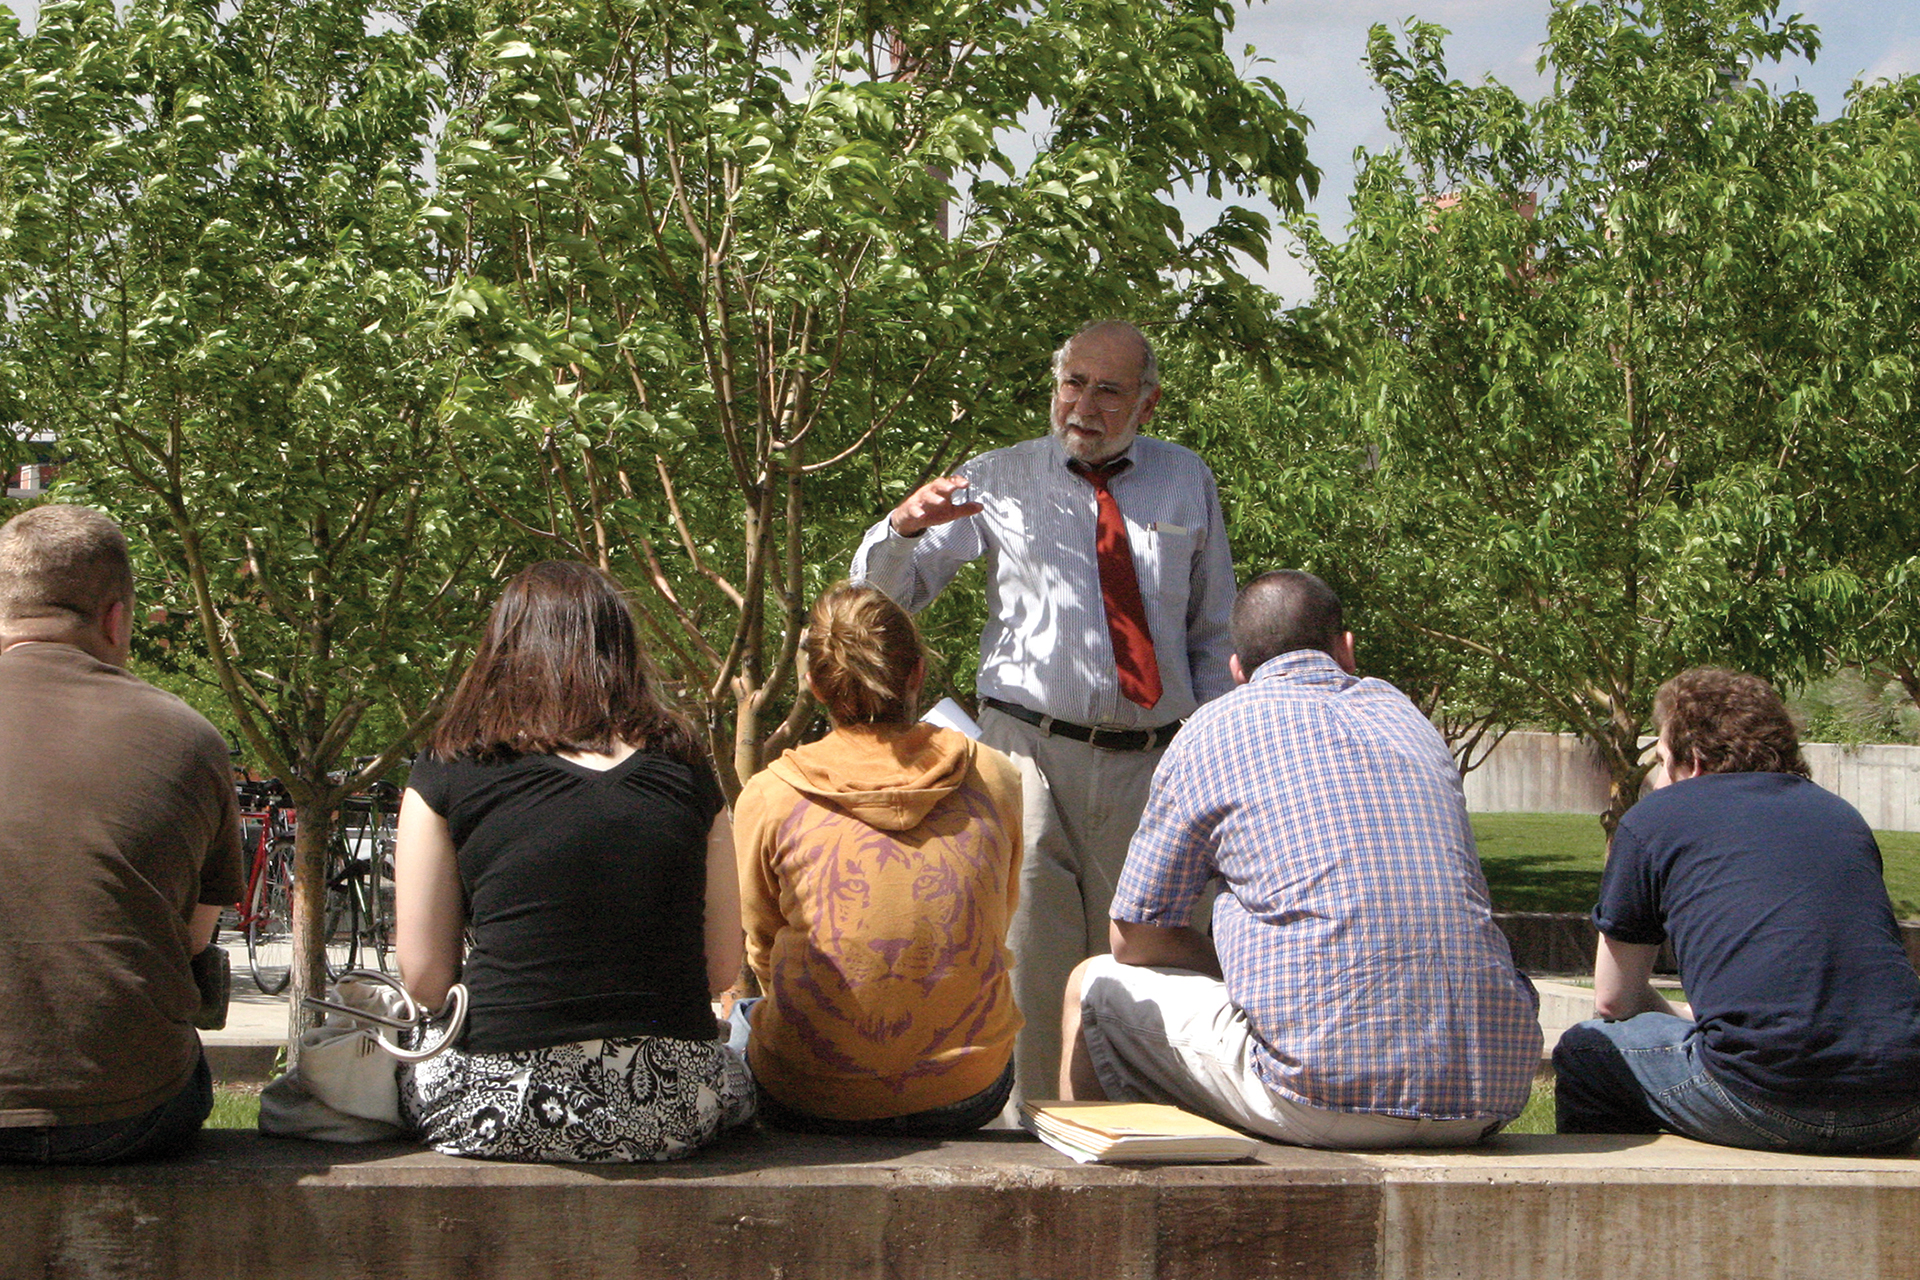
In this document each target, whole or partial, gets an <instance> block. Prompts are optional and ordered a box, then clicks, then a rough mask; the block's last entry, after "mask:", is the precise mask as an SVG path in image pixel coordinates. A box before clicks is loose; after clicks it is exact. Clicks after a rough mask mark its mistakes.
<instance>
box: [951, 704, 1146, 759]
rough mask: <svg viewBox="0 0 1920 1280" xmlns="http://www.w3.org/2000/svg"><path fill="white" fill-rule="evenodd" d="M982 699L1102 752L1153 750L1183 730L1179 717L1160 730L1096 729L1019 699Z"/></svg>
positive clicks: (1050, 731) (998, 709) (1008, 713)
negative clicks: (1046, 712)
mask: <svg viewBox="0 0 1920 1280" xmlns="http://www.w3.org/2000/svg"><path fill="white" fill-rule="evenodd" d="M980 701H981V702H982V703H984V704H985V705H987V706H989V707H992V708H993V709H994V710H995V711H1000V712H1004V713H1005V714H1007V715H1010V716H1012V717H1013V718H1014V719H1015V720H1024V721H1026V722H1027V723H1028V724H1030V725H1032V726H1033V727H1034V728H1036V729H1038V730H1040V732H1042V733H1056V734H1059V735H1060V736H1061V737H1063V738H1072V739H1073V740H1074V741H1076V742H1084V743H1086V744H1087V745H1088V746H1090V747H1099V748H1100V749H1101V750H1102V751H1153V750H1156V749H1158V748H1160V747H1164V746H1166V745H1167V744H1168V743H1169V742H1172V741H1173V735H1174V734H1176V733H1178V732H1180V722H1179V721H1178V720H1176V721H1174V722H1173V723H1172V724H1163V725H1161V726H1160V727H1159V728H1158V729H1092V728H1089V727H1087V726H1086V725H1084V724H1073V723H1071V722H1069V721H1066V720H1055V719H1054V718H1053V717H1052V716H1043V715H1041V714H1040V713H1039V712H1038V711H1031V710H1029V709H1027V708H1026V707H1023V706H1021V705H1019V704H1018V703H1015V702H1002V701H1001V700H1000V699H998V698H982V699H980Z"/></svg>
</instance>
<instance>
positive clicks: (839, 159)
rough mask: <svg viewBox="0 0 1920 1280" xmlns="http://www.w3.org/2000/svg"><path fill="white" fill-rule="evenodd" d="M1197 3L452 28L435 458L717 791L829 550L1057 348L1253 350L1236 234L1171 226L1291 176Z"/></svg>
mask: <svg viewBox="0 0 1920 1280" xmlns="http://www.w3.org/2000/svg"><path fill="white" fill-rule="evenodd" d="M1231 12H1232V11H1231V8H1230V7H1229V6H1228V5H1226V4H1224V3H1220V2H1218V0H1205V2H1203V3H1170V2H1168V0H1105V2H1103V3H1082V2H1080V0H1050V2H1049V3H1043V4H1037V5H1035V4H1024V3H1022V4H1015V3H1010V2H1008V0H996V2H992V3H986V4H979V3H972V2H971V0H969V2H966V3H961V2H959V0H938V2H936V3H933V4H929V5H917V6H904V7H901V6H889V5H869V4H862V3H854V2H851V0H835V2H833V3H821V4H803V5H798V6H795V5H784V4H769V3H764V2H763V0H701V2H700V3H693V4H688V3H682V2H681V0H673V2H671V3H669V2H666V0H614V2H612V3H609V2H606V0H595V2H593V3H587V2H586V0H526V2H524V3H514V4H506V5H501V6H499V7H498V8H495V9H491V10H489V11H488V13H489V17H488V19H487V21H488V23H489V24H491V25H492V26H493V27H494V29H493V30H491V31H490V32H489V33H488V34H487V35H486V36H484V37H483V39H482V40H481V42H480V45H479V48H478V51H477V52H476V55H475V59H474V61H473V63H472V66H473V68H474V70H473V77H474V78H473V80H472V82H471V84H470V85H469V86H468V87H467V89H465V90H463V97H462V98H461V101H460V105H459V107H458V109H457V111H456V112H455V114H454V117H453V119H452V122H451V123H450V125H449V129H448V136H449V142H448V144H447V145H446V146H445V147H444V148H443V149H442V151H441V153H440V158H439V172H440V175H441V178H442V180H443V183H444V186H443V190H442V191H441V193H440V202H439V208H438V210H437V212H436V213H435V215H434V216H435V217H436V218H437V220H438V223H439V225H440V227H441V232H442V235H443V237H444V238H445V241H446V243H447V244H448V245H449V246H451V249H452V251H453V252H454V253H455V254H456V255H457V256H458V258H459V262H460V265H461V266H462V267H463V268H464V269H465V270H467V271H468V272H470V273H471V277H472V280H473V285H472V291H471V294H472V296H471V298H470V299H469V301H468V302H467V303H466V304H464V305H465V306H466V309H467V310H468V311H469V312H470V322H471V323H470V336H471V339H472V341H473V342H474V344H475V360H474V362H473V365H472V367H471V369H470V371H469V373H468V374H467V376H466V377H465V378H464V379H463V381H462V383H461V386H460V391H459V394H458V396H457V398H456V405H455V412H456V414H457V420H458V422H459V423H460V425H461V427H462V429H463V432H464V435H463V439H462V442H461V445H460V449H459V452H460V455H461V457H462V458H463V465H464V466H465V468H466V471H467V474H468V475H469V477H470V479H471V482H472V486H473V492H474V494H475V496H476V500H477V501H479V502H481V503H482V504H484V505H486V506H487V507H488V508H489V509H491V510H493V511H494V512H495V513H496V514H497V515H498V516H499V518H500V519H502V520H503V521H506V522H509V523H511V524H512V525H514V526H515V527H517V528H519V529H520V530H521V531H522V532H524V533H526V534H528V535H530V536H534V537H536V538H538V539H541V540H543V541H545V542H547V543H549V544H550V545H552V546H554V547H556V548H557V549H559V551H561V552H562V553H564V554H569V555H577V556H581V557H584V558H587V559H590V560H595V561H597V562H599V563H600V564H602V565H603V566H606V567H608V568H609V569H611V570H613V571H614V572H616V573H619V574H620V575H622V576H623V577H625V578H627V579H628V580H630V581H634V582H637V583H640V584H642V585H643V590H642V591H641V593H640V603H641V606H642V612H643V615H644V617H645V619H646V624H647V626H648V628H649V630H650V633H651V635H652V638H653V641H654V645H655V648H656V651H657V652H659V653H660V654H661V655H662V659H663V663H664V665H666V666H667V667H668V668H669V669H670V671H671V673H672V675H673V676H674V678H675V679H676V681H677V682H678V683H679V685H680V686H681V687H682V688H683V689H684V690H685V691H686V693H687V694H688V696H689V698H690V700H691V701H693V702H694V703H696V704H697V705H698V706H699V707H700V709H701V710H702V712H703V713H704V716H705V720H706V724H707V727H708V731H709V736H710V740H711V742H712V745H713V748H714V753H715V756H716V758H717V759H718V760H719V762H720V764H721V773H722V777H723V779H724V780H725V781H726V783H727V785H728V786H729V788H730V789H731V788H734V787H737V786H738V785H739V782H740V781H741V780H743V779H744V778H746V777H747V776H749V775H750V774H751V773H752V772H753V771H754V770H756V769H757V768H758V767H759V765H760V762H761V760H762V759H763V758H764V756H765V754H766V753H767V752H768V751H771V750H777V749H778V748H779V747H780V746H782V745H783V744H784V743H786V742H788V741H790V740H791V739H792V737H793V735H794V734H796V733H797V732H799V731H800V730H801V729H802V728H803V727H804V725H805V724H806V723H807V721H808V719H809V717H810V715H811V708H810V707H809V705H808V703H807V701H806V699H805V696H804V691H803V690H796V689H795V688H794V687H793V683H794V682H793V680H792V672H793V669H794V661H793V659H794V654H795V650H796V646H797V644H798V641H799V632H800V623H801V621H802V618H803V614H804V610H805V608H806V606H807V604H808V602H809V601H810V599H811V598H812V597H813V595H814V594H816V593H817V591H818V590H819V589H820V588H821V587H822V586H823V585H824V584H825V582H826V581H828V580H830V579H831V578H832V577H834V576H837V574H838V572H839V571H840V569H841V566H843V565H844V564H845V562H846V559H847V556H848V554H849V553H850V551H851V549H852V546H853V543H854V541H855V540H856V538H857V536H858V532H859V530H860V529H861V527H863V526H864V525H866V524H867V523H869V522H870V521H872V520H873V519H874V518H876V517H877V516H878V515H879V514H880V513H881V512H882V511H884V510H885V509H886V508H887V507H889V506H890V505H892V503H893V502H894V501H896V500H897V499H898V498H899V497H900V496H901V495H902V494H903V493H904V492H905V491H906V489H907V488H908V487H909V486H911V485H913V484H915V483H918V482H919V481H920V480H922V479H923V478H925V477H927V476H929V475H932V474H937V473H938V472H939V471H941V470H943V469H945V468H947V467H950V466H951V465H953V464H954V463H956V462H957V461H959V460H960V459H961V458H962V457H964V456H966V454H968V453H969V452H971V451H973V450H974V449H976V448H977V447H979V446H981V445H983V444H991V443H997V442H1001V441H1004V440H1006V439H1009V438H1014V437H1017V436H1022V435H1026V434H1030V433H1031V432H1032V431H1033V430H1034V429H1035V427H1036V424H1037V421H1038V420H1039V418H1040V417H1041V415H1042V414H1043V412H1044V408H1043V406H1044V402H1045V386H1046V382H1047V378H1046V370H1045V360H1046V355H1047V353H1048V352H1049V351H1050V349H1051V348H1052V347H1053V346H1054V345H1057V344H1058V342H1060V341H1061V340H1062V339H1063V338H1064V337H1065V336H1066V335H1068V334H1069V333H1071V332H1072V330H1073V329H1074V328H1076V327H1077V326H1078V324H1079V323H1080V322H1082V321H1084V320H1086V319H1089V318H1092V317H1095V316H1098V315H1101V314H1105V313H1111V312H1121V311H1125V312H1128V313H1131V314H1140V313H1142V312H1146V311H1155V312H1157V313H1159V314H1172V315H1174V316H1176V317H1177V318H1178V319H1179V320H1180V322H1181V323H1183V324H1188V325H1196V326H1200V327H1204V328H1207V329H1209V330H1211V331H1212V332H1214V333H1215V334H1216V335H1218V336H1219V338H1220V339H1221V340H1222V341H1227V342H1241V343H1251V344H1257V343H1258V342H1260V341H1262V340H1264V334H1263V332H1262V331H1263V329H1264V326H1265V319H1266V317H1265V314H1264V311H1262V310H1261V309H1260V307H1259V306H1258V303H1257V295H1256V294H1255V292H1254V291H1252V290H1251V289H1249V288H1248V287H1247V286H1246V282H1245V281H1244V280H1243V279H1241V278H1240V277H1239V275H1238V274H1237V272H1236V269H1235V266H1234V262H1235V252H1236V251H1245V252H1248V253H1252V254H1253V255H1255V256H1256V257H1258V256H1261V255H1263V254H1264V251H1265V245H1266V240H1267V233H1268V228H1267V224H1266V221H1265V219H1264V218H1262V217H1261V216H1259V215H1258V214H1256V213H1254V212H1252V211H1250V210H1247V209H1244V208H1240V207H1233V208H1230V209H1228V210H1227V212H1226V213H1225V214H1223V215H1222V216H1221V217H1220V219H1219V220H1218V221H1217V222H1216V223H1215V224H1214V225H1212V226H1208V227H1204V228H1201V229H1198V230H1195V231H1189V230H1187V229H1186V228H1185V227H1184V226H1183V225H1182V223H1181V220H1180V217H1179V215H1178V213H1177V212H1176V211H1175V209H1174V207H1173V205H1172V204H1171V189H1172V188H1173V187H1175V186H1177V185H1180V184H1192V185H1196V186H1200V187H1204V188H1207V189H1209V190H1211V191H1214V192H1216V193H1217V192H1221V191H1225V190H1229V189H1231V190H1235V191H1239V192H1245V193H1251V194H1259V195H1263V196H1265V197H1266V198H1267V199H1269V200H1271V201H1273V202H1274V203H1275V204H1277V205H1279V206H1280V207H1282V208H1288V209H1297V208H1298V207H1299V205H1300V202H1301V192H1302V189H1303V187H1304V188H1306V189H1311V186H1312V183H1313V181H1314V178H1315V174H1314V171H1313V170H1312V169H1311V168H1310V167H1309V166H1308V164H1307V162H1306V159H1305V154H1304V150H1303V144H1302V135H1301V125H1302V123H1303V122H1302V121H1301V120H1300V119H1299V117H1298V116H1296V115H1295V114H1294V113H1293V112H1292V111H1290V110H1289V109H1288V108H1287V106H1286V102H1285V99H1284V97H1283V96H1282V94H1281V91H1280V89H1279V87H1278V86H1276V85H1274V84H1273V83H1272V82H1271V81H1269V80H1263V79H1247V78H1244V77H1243V76H1242V75H1241V74H1240V72H1239V71H1238V69H1237V68H1236V67H1235V66H1234V64H1233V61H1232V59H1231V58H1230V57H1229V55H1228V54H1227V52H1226V49H1225V46H1224V43H1223V36H1224V32H1225V30H1226V29H1227V28H1228V26H1229V25H1230V20H1231ZM1029 130H1032V133H1033V138H1034V142H1035V145H1036V152H1035V154H1034V155H1033V156H1032V157H1031V158H1030V159H1025V160H1016V159H1015V158H1014V156H1015V154H1016V150H1017V148H1019V147H1020V146H1021V144H1022V140H1023V139H1024V138H1026V137H1027V135H1028V131H1029ZM1182 290H1185V291H1186V294H1185V296H1187V297H1188V298H1189V299H1190V300H1191V302H1192V305H1189V306H1186V307H1185V308H1184V309H1182V307H1181V305H1180V303H1179V302H1178V301H1177V298H1178V297H1179V296H1181V291H1182ZM500 460H507V461H500ZM489 467H492V469H491V470H489V469H488V468H489Z"/></svg>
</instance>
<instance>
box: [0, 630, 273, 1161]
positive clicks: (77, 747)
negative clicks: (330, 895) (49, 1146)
mask: <svg viewBox="0 0 1920 1280" xmlns="http://www.w3.org/2000/svg"><path fill="white" fill-rule="evenodd" d="M231 778H232V774H231V770H230V768H229V765H228V760H227V746H226V742H225V741H224V740H223V739H222V738H221V736H220V733H219V731H218V730H217V729H215V728H214V727H213V726H212V725H210V724H208V723H207V721H206V720H205V719H204V718H203V717H202V716H201V715H200V714H199V713H198V712H196V711H194V710H193V709H192V708H190V707H188V706H187V704H186V703H184V702H182V701H180V700H179V699H178V698H176V697H174V696H173V695H172V694H170V693H164V692H162V691H161V690H159V689H156V688H154V687H153V686H152V685H149V684H147V683H146V682H145V681H143V680H141V679H139V678H138V677H135V676H132V675H129V674H128V673H127V672H125V671H122V670H121V669H119V668H118V667H113V666H109V665H107V664H106V663H103V662H100V661H98V660H96V659H94V658H92V657H90V656H89V655H87V654H86V653H84V652H82V651H81V650H79V649H76V648H74V647H72V646H70V645H63V644H24V645H16V646H15V647H14V648H11V649H8V650H6V651H5V652H4V653H0V884H4V888H0V1126H7V1127H14V1126H23V1125H50V1124H61V1125H65V1124H93V1123H99V1122H102V1121H108V1120H119V1119H124V1118H126V1117H128V1116H134V1115H138V1114H140V1113H141V1112H142V1111H146V1110H149V1109H150V1108H152V1107H155V1106H157V1105H159V1104H160V1103H162V1102H164V1101H166V1100H167V1099H168V1098H169V1097H171V1096H172V1095H173V1094H175V1093H178V1092H179V1091H180V1090H181V1089H182V1088H183V1087H184V1086H185V1085H186V1083H187V1079H188V1077H189V1076H190V1075H191V1074H192V1072H193V1069H194V1066H195V1064H196V1062H197V1061H198V1060H199V1052H200V1040H199V1035H198V1033H197V1032H195V1031H194V1029H193V1024H192V1018H193V1014H194V1011H195V1009H196V1008H198V1006H199V1003H200V997H199V993H198V991H197V989H196V988H195V986H194V982H193V975H192V972H191V970H190V969H189V967H188V965H189V961H190V958H191V957H190V949H191V946H192V943H191V941H190V939H189V935H188V923H189V921H190V919H191V918H192V915H193V908H194V905H195V904H196V903H202V902H205V903H221V904H231V903H233V902H235V901H238V899H239V897H240V892H241V888H242V885H243V874H242V870H241V861H240V815H239V809H238V806H237V805H236V803H235V801H234V794H233V785H232V781H231Z"/></svg>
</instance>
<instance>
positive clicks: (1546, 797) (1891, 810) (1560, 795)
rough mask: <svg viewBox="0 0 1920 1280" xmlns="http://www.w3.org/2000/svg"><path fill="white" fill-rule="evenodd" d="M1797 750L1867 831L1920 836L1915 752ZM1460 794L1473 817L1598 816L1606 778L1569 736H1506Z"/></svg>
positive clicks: (1831, 747)
mask: <svg viewBox="0 0 1920 1280" xmlns="http://www.w3.org/2000/svg"><path fill="white" fill-rule="evenodd" d="M1646 741H1647V742H1648V743H1651V742H1652V739H1650V738H1649V739H1646ZM1801 750H1802V751H1803V752H1804V753H1805V754H1806V757H1807V764H1808V765H1809V766H1811V767H1812V769H1813V780H1814V781H1815V782H1817V783H1819V784H1820V785H1821V786H1823V787H1825V788H1827V790H1829V791H1832V792H1833V793H1834V794H1836V795H1839V796H1841V797H1843V798H1845V799H1846V800H1847V801H1848V802H1850V803H1851V804H1852V805H1853V806H1854V808H1856V809H1858V810H1860V812H1861V814H1862V816H1864V817H1865V818H1866V820H1867V825H1868V826H1870V827H1873V828H1874V829H1875V830H1878V831H1920V747H1905V746H1864V747H1842V746H1837V745H1835V744H1833V743H1830V742H1809V743H1805V744H1803V746H1802V747H1801ZM1466 788H1467V808H1469V809H1472V810H1473V811H1475V812H1476V813H1599V812H1600V811H1601V810H1603V809H1605V808H1606V807H1607V771H1606V769H1605V768H1604V767H1602V766H1601V764H1600V762H1599V760H1598V758H1597V757H1596V756H1595V755H1594V752H1593V750H1592V748H1590V747H1588V746H1587V745H1586V744H1585V743H1583V742H1581V741H1580V739H1578V738H1577V737H1575V736H1574V735H1572V734H1570V733H1510V734H1508V735H1507V736H1506V737H1505V738H1504V739H1502V740H1501V742H1500V745H1499V746H1497V747H1495V748H1494V749H1493V751H1492V753H1491V754H1490V755H1488V757H1487V760H1486V763H1485V764H1482V765H1481V766H1480V767H1479V768H1477V769H1475V770H1474V771H1473V772H1471V773H1469V774H1468V775H1467V776H1466Z"/></svg>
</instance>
